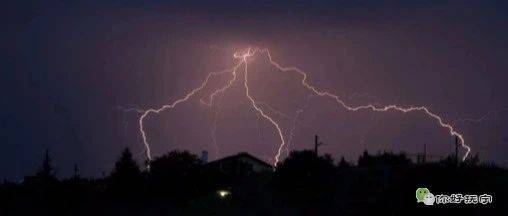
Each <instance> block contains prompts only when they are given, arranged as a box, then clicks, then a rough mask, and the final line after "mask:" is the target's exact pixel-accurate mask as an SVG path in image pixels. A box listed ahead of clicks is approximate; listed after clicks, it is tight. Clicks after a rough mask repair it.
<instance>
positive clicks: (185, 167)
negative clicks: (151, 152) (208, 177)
mask: <svg viewBox="0 0 508 216" xmlns="http://www.w3.org/2000/svg"><path fill="white" fill-rule="evenodd" d="M149 164H150V171H149V173H148V179H149V181H150V183H151V185H150V188H151V189H152V190H151V191H153V193H154V194H155V195H159V196H165V197H167V198H178V200H179V201H182V200H183V198H185V197H187V196H190V195H191V194H193V192H194V191H195V189H196V188H195V187H196V182H197V181H199V180H198V179H197V177H196V174H197V173H196V168H198V167H199V165H200V164H201V161H200V160H199V159H198V157H197V156H196V155H194V154H191V153H189V152H188V151H177V150H175V151H171V152H168V153H166V154H164V155H162V156H160V157H157V158H155V159H154V160H152V161H151V162H150V163H149ZM168 195H171V196H168Z"/></svg>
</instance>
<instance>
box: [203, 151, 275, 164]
mask: <svg viewBox="0 0 508 216" xmlns="http://www.w3.org/2000/svg"><path fill="white" fill-rule="evenodd" d="M239 158H250V159H252V160H254V161H256V162H258V163H260V164H261V165H263V166H267V167H270V168H271V167H273V166H272V165H271V164H269V163H267V162H265V161H263V160H261V159H259V158H257V157H254V156H252V155H251V154H249V153H247V152H240V153H238V154H236V155H231V156H227V157H224V158H221V159H218V160H214V161H211V162H209V163H207V165H212V164H216V163H222V162H224V161H230V160H236V159H239Z"/></svg>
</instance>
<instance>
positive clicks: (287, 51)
mask: <svg viewBox="0 0 508 216" xmlns="http://www.w3.org/2000/svg"><path fill="white" fill-rule="evenodd" d="M99 2H100V1H99ZM143 2H145V1H143ZM288 2H290V1H287V2H286V1H282V2H280V3H277V4H273V3H268V1H266V2H262V3H259V2H257V3H254V2H238V1H219V2H216V3H213V4H212V3H204V2H199V1H192V2H189V3H186V4H181V3H173V2H171V3H163V2H159V1H150V2H149V3H143V4H142V3H139V2H133V3H129V4H120V3H108V4H105V3H90V2H89V1H86V3H84V2H81V3H62V2H59V1H48V2H46V3H39V4H36V3H33V4H29V3H12V4H9V5H8V6H7V7H6V9H4V10H6V11H5V13H2V14H3V15H2V16H4V17H2V18H3V19H2V22H3V23H4V26H5V27H4V28H5V29H6V32H7V33H6V34H2V36H0V39H1V41H2V43H1V44H2V59H3V61H2V63H1V66H2V71H3V73H2V75H3V78H2V79H1V82H2V85H1V87H2V92H3V94H2V95H3V96H2V97H0V98H1V100H0V102H1V104H0V105H1V107H2V108H1V112H0V128H1V130H0V135H1V137H2V142H1V144H0V160H1V163H0V179H3V178H7V179H14V180H16V179H20V178H21V177H23V176H24V175H28V174H31V173H33V172H34V170H35V169H36V168H37V166H38V164H39V162H40V158H41V156H42V152H43V150H44V149H45V148H50V150H51V152H52V154H53V155H54V162H55V165H56V166H57V168H58V172H59V175H60V176H62V177H66V176H68V175H69V174H70V173H71V172H72V166H73V164H74V163H77V164H78V165H79V166H80V168H81V170H82V172H83V173H84V175H86V176H99V175H101V172H102V171H106V172H108V171H109V170H110V169H111V167H112V166H113V163H114V161H115V160H116V158H117V156H118V154H119V152H120V151H121V149H122V148H124V147H130V148H131V149H132V150H133V152H135V153H141V152H142V151H143V149H144V148H143V144H142V140H141V136H140V134H139V133H138V125H137V119H138V118H139V115H138V114H136V113H134V112H131V113H124V112H122V111H120V110H119V109H118V108H117V107H118V106H124V107H137V108H142V109H143V108H149V107H158V106H161V105H163V104H166V103H170V102H172V101H174V100H176V99H178V98H181V97H183V96H184V95H185V94H186V93H187V92H188V91H190V90H191V89H193V88H195V87H197V86H199V84H200V83H201V82H202V81H203V79H205V77H206V75H207V73H209V72H216V71H220V70H223V69H226V68H230V67H232V66H233V65H234V64H235V59H233V53H234V51H235V50H243V49H245V48H247V47H249V46H258V47H261V48H268V49H270V51H271V52H272V56H273V58H274V59H275V60H276V61H278V62H279V63H281V64H283V65H285V66H296V67H299V68H301V69H302V70H304V71H306V72H307V73H308V74H309V82H310V83H312V84H313V85H315V86H317V87H319V88H321V89H323V90H327V91H329V92H333V93H336V94H337V95H339V96H344V99H345V101H346V102H348V103H350V104H352V105H362V104H366V103H378V104H381V105H384V104H394V103H395V104H400V105H405V106H408V105H425V106H428V107H429V108H430V109H431V110H432V111H433V112H435V113H437V114H439V115H441V116H442V117H443V118H444V120H445V121H448V122H451V121H454V120H456V119H459V118H478V117H481V116H482V115H483V114H485V113H487V112H489V111H491V110H498V109H503V108H508V100H506V99H507V97H506V92H508V87H507V85H506V83H505V82H506V81H507V78H508V75H507V73H506V71H507V69H508V61H506V57H507V51H506V49H505V48H506V47H507V42H508V37H507V36H508V31H507V30H506V29H508V28H506V23H507V21H508V16H507V14H508V13H506V11H507V9H508V7H507V5H506V4H503V3H498V2H490V3H482V4H480V3H454V2H453V1H452V2H446V1H435V2H434V1H427V3H406V1H388V2H385V3H382V4H381V3H376V2H377V1H354V3H351V2H342V1H339V2H336V1H330V2H327V1H324V2H322V3H306V2H304V1H297V3H292V4H290V3H288ZM211 46H212V47H211ZM215 47H220V49H216V48H215ZM249 68H250V69H249V81H250V86H251V91H252V92H251V93H252V95H253V96H254V97H256V99H258V100H259V101H263V102H266V103H269V104H270V105H272V106H273V107H274V108H277V109H278V110H280V111H282V112H284V113H286V114H288V115H290V116H294V115H295V113H296V112H297V110H299V109H300V108H301V107H302V106H303V104H305V101H306V97H307V95H308V94H309V93H310V92H308V91H306V90H305V89H304V88H303V87H302V86H301V85H299V79H300V77H298V76H297V75H296V74H294V73H287V72H281V71H278V70H276V69H275V68H273V67H270V66H269V64H268V63H267V59H266V58H263V56H258V57H256V58H255V59H254V60H253V62H252V63H251V64H249ZM221 81H225V79H218V80H214V82H212V83H211V85H210V87H217V86H218V85H219V84H220V82H221ZM236 84H237V85H235V86H233V88H231V89H230V90H228V91H227V92H226V93H225V94H224V95H223V97H221V99H220V101H221V109H220V113H219V118H218V124H217V131H216V138H217V143H218V146H219V147H220V149H221V156H226V155H230V154H234V153H237V152H239V151H247V152H250V153H251V154H253V155H255V156H257V157H259V158H261V159H263V160H266V161H267V162H273V161H272V160H273V156H274V154H275V153H276V149H277V148H278V143H279V140H278V137H277V136H276V133H275V131H274V129H273V127H272V126H271V125H270V124H269V122H267V121H265V120H264V119H262V118H261V117H260V116H259V115H258V114H257V113H255V112H254V111H253V109H252V107H250V106H249V104H248V100H247V99H246V98H245V96H244V89H243V86H242V85H241V84H242V83H241V82H238V83H236ZM207 93H208V94H209V93H210V91H209V89H208V90H206V91H204V92H203V94H200V96H206V95H207ZM350 96H351V97H350ZM199 98H200V97H195V98H192V99H191V100H189V102H188V103H186V104H182V106H178V107H177V108H176V109H175V110H174V111H170V112H164V113H161V114H160V115H156V116H155V115H151V116H150V117H149V118H147V121H146V127H147V133H148V137H149V141H150V143H151V145H152V153H153V156H157V155H160V154H163V153H164V152H166V151H169V150H173V149H185V150H189V151H191V152H194V153H196V154H200V152H201V151H203V150H208V151H209V152H210V159H216V158H217V157H218V155H216V154H215V152H214V150H213V146H212V144H211V143H212V142H211V130H210V129H211V127H212V126H213V116H214V113H215V111H216V110H215V109H209V108H207V107H206V106H203V105H201V104H200V103H199ZM268 113H270V112H268ZM271 114H272V116H274V118H275V119H277V121H279V122H280V125H281V126H282V128H283V130H284V131H285V133H286V134H285V135H286V138H288V136H287V135H288V134H287V131H289V130H290V128H291V127H292V121H291V120H290V119H286V118H283V117H280V116H276V115H273V113H271ZM299 122H300V123H299V124H297V126H296V129H295V137H294V139H293V140H294V143H293V144H292V146H291V149H304V148H311V147H312V144H313V135H314V134H316V133H317V134H319V135H320V137H321V139H322V141H323V142H324V143H325V145H323V146H322V147H321V148H320V150H321V152H323V153H330V154H332V155H334V156H335V157H336V158H337V157H339V156H341V155H343V156H345V157H346V158H347V159H349V160H351V161H356V159H357V157H358V155H359V154H360V153H361V152H362V151H363V150H365V149H367V150H369V151H371V152H376V151H384V150H386V151H395V152H398V151H405V152H409V153H416V152H421V151H422V150H423V145H424V143H427V149H428V152H429V154H432V155H436V156H446V155H448V154H450V153H452V152H453V148H454V146H453V143H452V138H451V137H450V136H449V135H448V133H447V131H446V130H445V129H442V128H440V127H438V125H437V124H436V122H435V121H433V120H430V119H429V118H427V117H426V116H425V115H423V114H422V113H412V114H406V115H401V114H400V113H396V112H390V113H372V112H368V111H365V112H357V113H351V112H348V111H346V110H344V109H342V108H341V107H339V106H337V105H336V104H335V103H333V101H332V100H330V99H321V98H311V99H309V102H308V107H307V108H306V109H305V111H304V112H302V113H301V114H300V118H299ZM507 123H508V112H500V113H498V114H495V115H491V116H489V117H488V118H486V119H485V121H483V122H482V123H476V124H471V123H460V122H459V123H457V124H454V125H455V127H456V129H457V130H458V131H460V132H461V133H463V134H464V137H465V139H466V142H467V144H468V145H470V146H471V147H472V152H471V153H472V154H476V153H477V154H479V155H480V157H481V158H482V159H484V160H489V161H494V162H496V163H499V164H503V165H505V164H507V163H508V159H507V158H506V156H505V154H506V153H508V145H507V144H508V143H507V142H508V134H507V132H506V131H508V124H507ZM138 159H139V160H140V162H141V161H142V160H143V159H144V155H143V154H139V156H138Z"/></svg>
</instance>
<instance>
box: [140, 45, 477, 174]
mask: <svg viewBox="0 0 508 216" xmlns="http://www.w3.org/2000/svg"><path fill="white" fill-rule="evenodd" d="M257 52H261V53H266V55H267V56H268V60H269V62H270V63H271V64H272V65H273V66H275V67H276V68H278V69H279V70H281V71H285V72H288V71H294V72H297V73H298V74H300V75H301V76H302V80H301V84H302V85H303V86H304V87H306V88H307V89H308V90H310V91H312V92H313V93H314V94H315V95H317V96H321V97H330V98H332V99H335V101H336V102H337V103H338V104H339V105H341V106H342V107H344V108H345V109H347V110H349V111H361V110H371V111H375V112H387V111H391V110H393V111H399V112H402V113H408V112H415V111H421V112H424V113H425V114H426V115H427V116H429V117H431V118H432V119H434V120H437V121H438V123H439V125H440V126H441V127H443V128H446V129H448V131H449V133H450V134H451V135H452V136H456V137H458V138H459V139H460V141H461V146H462V147H463V148H465V149H466V150H467V151H466V153H465V154H464V156H463V158H462V159H463V160H464V159H466V158H467V156H468V154H469V152H470V147H469V146H467V145H465V142H464V138H463V135H462V134H460V133H459V132H457V131H456V130H455V129H454V128H453V126H452V125H450V124H448V123H445V122H444V121H443V119H442V118H441V117H440V116H438V115H436V114H434V113H432V112H431V111H430V110H429V109H428V108H427V107H425V106H410V107H402V106H399V105H388V106H384V107H382V106H379V105H377V104H368V105H362V106H350V105H347V104H346V103H345V102H344V101H343V100H341V99H340V98H339V97H338V96H337V95H335V94H332V93H329V92H327V91H322V90H319V89H317V88H316V87H314V86H312V85H310V84H309V83H308V82H307V74H306V73H305V72H303V71H302V70H300V69H299V68H296V67H283V66H281V65H280V64H279V63H277V62H275V61H274V60H273V59H272V57H271V55H270V52H269V50H267V49H263V50H261V49H257V48H256V49H251V48H249V49H248V50H247V52H245V53H238V52H237V53H235V54H234V55H233V57H234V58H236V59H241V61H240V63H238V64H237V65H236V66H235V67H233V68H232V69H229V70H224V71H222V72H219V73H210V74H208V76H207V77H206V79H205V80H204V81H203V83H202V84H201V85H200V86H199V87H197V88H195V89H193V90H192V91H190V92H189V93H187V94H186V95H185V96H184V97H183V98H180V99H178V100H176V101H174V102H173V103H172V104H168V105H164V106H162V107H160V108H158V109H148V110H138V109H132V110H134V111H137V112H140V113H142V115H141V117H140V118H139V131H140V133H141V136H142V138H143V143H144V145H145V148H146V155H147V158H148V160H151V159H152V158H151V151H150V145H149V144H148V141H147V136H146V132H145V130H144V124H143V121H144V119H145V118H146V117H147V116H148V115H149V114H151V113H153V114H158V113H160V112H162V111H165V110H171V109H173V108H174V107H176V106H177V105H178V104H180V103H183V102H185V101H187V100H188V99H189V98H191V97H192V96H194V95H195V94H196V93H197V92H199V91H201V90H202V89H204V88H205V86H206V85H207V83H208V81H209V80H210V78H211V77H212V76H215V75H219V74H223V73H226V72H231V73H232V76H233V77H232V78H231V79H230V80H229V82H228V83H227V84H226V85H224V86H223V87H221V88H219V89H217V90H215V91H214V92H213V93H212V94H210V96H209V100H208V102H206V101H204V100H203V99H201V102H202V103H203V104H205V105H208V106H212V104H213V101H214V98H215V97H216V96H217V95H219V94H222V93H224V91H226V90H227V89H229V88H230V87H231V86H232V85H233V83H234V82H235V81H236V78H237V74H236V70H237V69H238V68H239V67H240V66H241V65H242V64H244V67H245V68H244V81H243V84H244V87H245V95H246V97H247V99H249V101H250V103H251V105H252V107H253V109H254V110H256V111H257V112H258V113H259V114H260V115H261V116H262V117H263V118H264V119H266V120H268V121H269V122H270V123H271V124H272V125H273V126H274V127H275V128H276V130H277V133H278V136H279V138H280V141H281V143H280V145H279V148H278V150H277V154H276V155H275V158H274V159H275V166H276V165H277V163H278V162H279V157H280V154H281V151H282V149H284V147H285V145H286V141H285V139H284V135H283V132H282V129H281V127H280V126H279V124H278V123H277V122H276V121H275V120H274V119H273V118H271V117H270V116H268V115H267V114H266V113H265V112H264V111H263V109H261V108H260V107H259V106H258V103H259V102H256V100H255V99H254V97H253V96H252V95H251V94H250V89H249V84H248V62H247V58H249V57H252V56H253V55H254V54H256V53H257ZM297 114H298V113H297Z"/></svg>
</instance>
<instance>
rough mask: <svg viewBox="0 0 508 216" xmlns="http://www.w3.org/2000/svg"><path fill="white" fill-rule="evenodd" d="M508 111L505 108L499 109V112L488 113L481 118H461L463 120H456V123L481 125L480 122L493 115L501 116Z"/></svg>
mask: <svg viewBox="0 0 508 216" xmlns="http://www.w3.org/2000/svg"><path fill="white" fill-rule="evenodd" d="M506 111H508V108H503V109H499V110H491V111H489V112H487V113H486V114H484V115H482V116H480V117H479V118H461V119H457V120H455V122H466V123H480V122H482V121H484V120H486V119H488V118H489V117H490V116H492V115H499V114H501V113H502V112H506Z"/></svg>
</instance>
